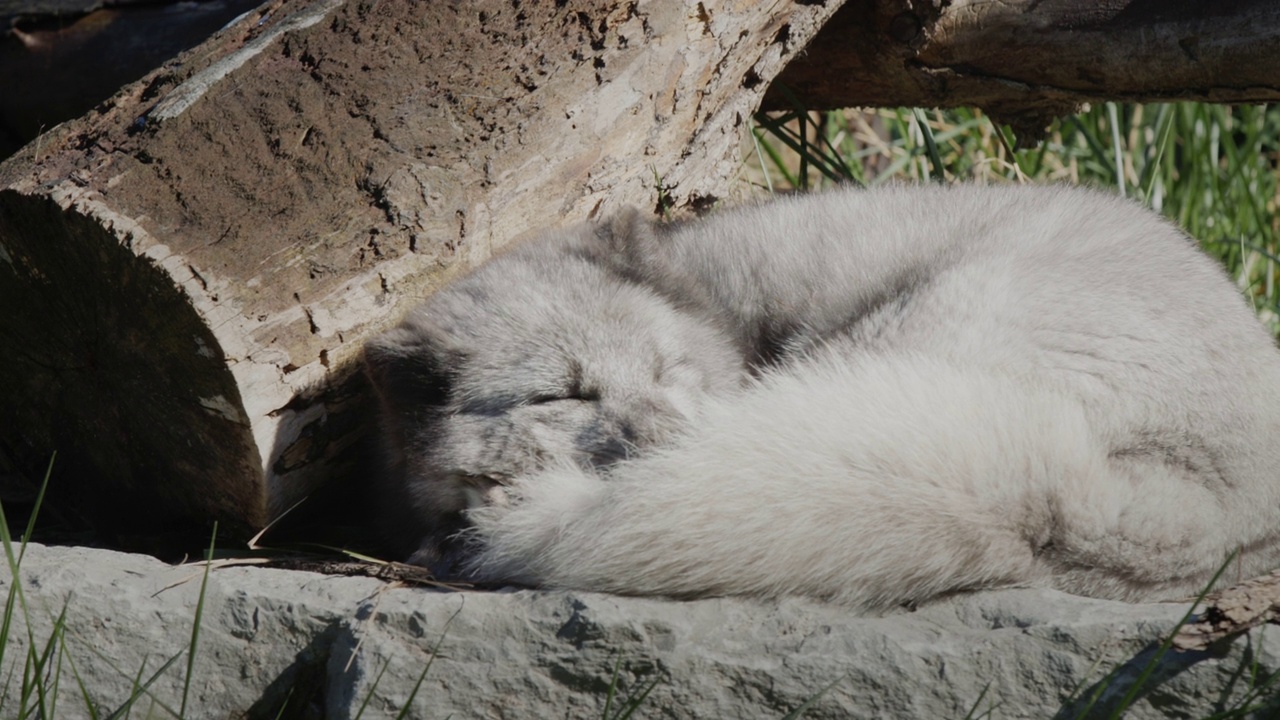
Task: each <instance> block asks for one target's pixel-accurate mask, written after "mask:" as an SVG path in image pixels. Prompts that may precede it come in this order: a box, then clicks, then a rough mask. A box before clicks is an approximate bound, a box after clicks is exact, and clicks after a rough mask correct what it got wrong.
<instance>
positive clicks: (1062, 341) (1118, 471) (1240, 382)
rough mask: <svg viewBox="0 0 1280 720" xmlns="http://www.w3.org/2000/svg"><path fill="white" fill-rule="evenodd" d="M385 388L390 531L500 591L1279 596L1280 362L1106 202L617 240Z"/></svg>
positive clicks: (491, 313)
mask: <svg viewBox="0 0 1280 720" xmlns="http://www.w3.org/2000/svg"><path fill="white" fill-rule="evenodd" d="M366 357H367V362H368V367H369V370H370V376H371V377H372V378H373V380H374V384H375V387H376V388H377V390H378V392H379V396H380V398H381V400H382V407H383V418H382V423H383V428H384V437H385V440H386V442H385V445H386V448H387V451H386V455H387V458H388V468H389V469H388V473H387V480H388V482H387V483H386V487H385V488H384V490H383V491H382V495H383V497H384V499H385V500H386V503H385V506H386V508H387V509H386V512H385V514H384V519H385V522H386V525H387V530H388V532H389V533H390V534H391V535H392V536H395V537H397V538H399V539H401V540H402V541H403V546H404V550H405V552H406V554H412V556H413V559H414V560H415V561H417V562H422V563H426V564H432V563H442V562H443V560H442V559H449V562H448V563H444V564H441V565H440V567H443V568H447V567H449V566H450V563H454V562H456V561H457V559H458V553H459V552H460V551H461V552H463V553H464V557H463V559H462V562H463V564H464V566H465V567H466V568H467V569H468V570H469V571H470V572H471V573H473V574H475V575H477V576H479V577H484V578H488V579H501V580H511V581H516V582H521V583H526V584H535V585H542V586H551V587H571V588H580V589H590V590H605V591H612V592H618V593H627V594H654V595H669V596H680V597H692V596H705V595H751V596H762V597H769V596H777V595H784V594H802V595H808V596H811V597H817V598H826V599H831V600H835V601H839V602H843V603H846V604H849V605H851V606H853V607H856V608H860V609H865V610H875V609H881V608H885V607H890V606H893V605H897V604H901V603H909V602H919V601H924V600H927V599H929V598H931V597H935V596H937V595H940V594H945V593H950V592H954V591H958V590H966V589H978V588H991V587H1002V586H1012V585H1030V586H1047V587H1055V588H1059V589H1062V590H1066V591H1069V592H1074V593H1079V594H1085V595H1092V596H1097V597H1108V598H1119V599H1127V600H1153V599H1173V598H1179V597H1184V596H1187V595H1190V594H1194V592H1195V591H1197V590H1198V589H1200V587H1201V586H1202V585H1203V584H1204V583H1205V582H1207V581H1208V579H1209V578H1210V577H1211V576H1212V574H1213V573H1214V571H1215V570H1217V569H1218V568H1219V567H1220V566H1221V564H1222V563H1223V561H1224V559H1225V558H1227V557H1228V555H1229V554H1230V553H1232V552H1233V551H1236V550H1239V551H1240V552H1241V555H1240V558H1239V561H1238V562H1237V563H1235V564H1234V565H1233V566H1232V569H1231V575H1232V577H1235V576H1236V575H1237V574H1238V575H1243V576H1249V575H1254V574H1259V573H1261V572H1264V571H1266V570H1269V569H1271V568H1273V567H1276V566H1280V540H1278V539H1280V353H1277V350H1276V349H1275V346H1274V343H1273V341H1272V339H1271V338H1270V337H1269V336H1268V335H1267V334H1266V333H1265V332H1264V331H1263V330H1262V328H1261V327H1260V325H1259V324H1258V323H1257V322H1256V320H1255V319H1254V318H1253V316H1252V313H1251V312H1250V310H1249V308H1248V307H1247V305H1246V303H1245V302H1244V300H1243V299H1242V298H1241V297H1240V295H1239V293H1238V291H1237V290H1236V288H1235V287H1233V285H1232V284H1231V283H1230V282H1229V281H1228V280H1227V278H1226V277H1225V276H1224V273H1223V272H1222V270H1221V268H1219V267H1217V266H1216V265H1215V263H1214V262H1213V261H1211V260H1209V259H1208V258H1207V257H1205V256H1204V255H1202V254H1201V253H1200V252H1199V251H1198V250H1197V249H1195V247H1194V246H1193V244H1192V242H1191V241H1190V240H1188V239H1187V238H1186V237H1184V236H1183V235H1182V234H1181V233H1180V232H1179V231H1177V230H1176V229H1175V228H1173V227H1172V226H1170V225H1169V224H1167V223H1166V222H1164V221H1163V220H1161V219H1159V218H1158V217H1156V216H1155V215H1153V214H1151V213H1150V212H1148V211H1146V210H1143V209H1141V208H1139V207H1137V206H1136V205H1134V204H1132V203H1129V202H1127V201H1124V200H1121V199H1117V198H1114V197H1111V196H1109V195H1106V194H1102V193H1098V192H1092V191H1086V190H1079V189H1069V188H1058V187H1050V188H1045V187H976V186H962V187H953V188H943V187H893V188H887V189H880V190H839V191H834V192H829V193H826V194H818V195H811V196H797V197H791V198H787V199H783V200H778V201H774V202H771V203H767V204H761V205H756V206H749V207H745V208H739V209H736V210H730V211H724V212H720V213H718V214H715V215H713V216H712V217H711V218H709V219H705V220H699V221H694V222H688V223H682V224H674V225H665V226H664V225H657V226H650V225H648V224H647V223H645V222H643V221H641V220H640V219H638V217H637V216H636V214H635V213H634V212H632V213H623V214H622V215H621V216H619V217H616V218H613V219H611V220H609V221H606V222H603V223H600V224H597V225H580V226H575V227H570V228H568V229H564V230H558V231H553V232H551V233H549V234H547V235H545V236H544V237H542V238H540V239H535V240H532V241H530V242H528V243H525V244H523V245H521V246H520V247H519V248H517V249H515V250H513V251H511V252H509V253H506V254H504V255H503V256H501V257H498V258H496V259H495V260H493V261H491V262H489V263H488V264H486V265H484V266H482V267H481V268H480V269H478V270H477V271H475V272H474V273H472V274H470V275H469V276H467V277H465V278H463V279H462V280H460V281H458V282H456V283H454V284H452V285H450V286H449V287H446V288H445V289H444V290H442V291H441V292H439V293H437V294H436V295H434V296H433V297H432V298H430V299H429V300H428V301H427V303H425V304H424V305H423V306H421V307H419V308H418V309H416V310H415V311H414V312H413V313H412V314H411V315H410V316H409V318H408V319H407V320H406V321H405V322H404V324H403V325H402V326H400V327H399V328H397V329H395V330H392V331H390V332H389V333H387V334H385V335H383V336H381V337H380V338H378V339H376V340H375V341H373V342H372V343H371V344H370V346H369V348H368V350H367V354H366ZM464 528H466V529H465V531H464V533H463V536H464V538H465V539H466V541H467V542H468V543H470V544H469V545H462V546H458V545H451V541H450V540H449V538H451V537H455V536H456V534H457V533H458V531H459V530H463V529H464Z"/></svg>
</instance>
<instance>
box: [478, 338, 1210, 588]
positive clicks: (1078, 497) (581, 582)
mask: <svg viewBox="0 0 1280 720" xmlns="http://www.w3.org/2000/svg"><path fill="white" fill-rule="evenodd" d="M511 492H512V496H511V498H510V502H508V503H506V504H505V506H499V505H492V506H488V507H484V508H480V509H477V510H474V511H472V512H471V520H472V521H473V522H474V523H475V529H474V533H475V535H474V538H475V540H476V541H477V543H478V545H479V549H478V553H479V554H478V556H477V559H476V562H475V565H476V567H477V568H478V569H479V571H480V572H481V573H482V574H485V575H489V576H491V577H502V578H506V579H511V580H521V581H524V582H528V583H534V584H544V585H550V586H560V587H573V588H579V589H591V590H604V591H612V592H619V593H626V594H660V595H675V596H695V595H757V596H772V595H781V594H802V595H808V596H813V597H820V598H829V599H833V600H837V601H841V602H846V603H849V604H851V605H854V606H857V607H861V608H866V609H874V608H883V607H888V606H892V605H895V604H899V603H905V602H911V601H921V600H925V599H928V598H930V597H934V596H936V595H939V594H942V593H946V592H951V591H956V590H964V589H977V588H987V587H1000V586H1010V585H1024V584H1025V585H1040V586H1058V587H1061V588H1062V589H1064V590H1068V591H1073V592H1078V593H1082V594H1092V595H1101V596H1110V597H1128V598H1132V599H1137V598H1138V597H1144V598H1149V597H1153V596H1160V595H1161V594H1162V592H1163V594H1166V595H1167V594H1169V593H1170V592H1181V585H1182V584H1185V583H1182V580H1183V579H1185V578H1186V577H1189V576H1190V575H1196V576H1197V577H1199V576H1201V575H1203V574H1204V572H1205V568H1212V567H1216V564H1217V563H1219V562H1221V560H1222V553H1223V549H1222V547H1220V545H1221V544H1222V543H1221V542H1219V541H1217V540H1206V542H1205V543H1199V542H1198V541H1197V540H1196V538H1195V536H1196V532H1197V530H1199V529H1202V528H1203V527H1204V526H1205V525H1208V524H1212V523H1214V522H1218V521H1220V520H1221V518H1220V515H1221V509H1220V506H1219V505H1217V504H1216V503H1214V502H1213V501H1212V498H1211V497H1210V496H1209V492H1208V491H1207V490H1205V489H1204V488H1203V487H1201V486H1198V485H1195V484H1193V483H1188V482H1185V481H1181V480H1176V479H1174V478H1173V477H1172V476H1170V475H1167V474H1166V475H1164V476H1161V474H1160V473H1155V475H1154V476H1152V477H1149V478H1146V479H1145V480H1143V479H1142V478H1135V477H1134V476H1133V475H1132V473H1130V474H1129V475H1123V476H1122V474H1121V473H1120V472H1119V471H1118V470H1117V469H1116V467H1115V466H1114V463H1113V462H1112V460H1111V459H1110V453H1109V452H1108V451H1107V449H1106V448H1104V447H1102V446H1101V445H1100V444H1099V443H1098V441H1097V439H1096V438H1095V437H1094V433H1093V432H1092V431H1091V429H1090V427H1089V425H1088V423H1087V421H1086V418H1085V413H1084V411H1083V409H1082V408H1081V407H1080V405H1079V404H1078V403H1076V402H1075V401H1073V400H1070V399H1068V398H1065V397H1063V396H1061V395H1057V394H1053V393H1050V392H1041V391H1035V390H1029V389H1027V388H1025V387H1023V386H1020V385H1018V384H1016V383H1014V382H1013V381H1011V380H1009V379H1008V378H1001V377H996V376H993V375H990V374H987V373H984V372H981V371H973V370H968V369H961V368H956V367H954V366H951V365H948V364H946V363H944V362H941V361H938V360H932V359H928V358H923V357H919V356H914V355H911V356H904V355H897V356H873V357H864V358H860V359H857V360H849V359H847V358H844V359H840V358H837V359H835V360H830V361H810V362H808V363H806V364H805V366H804V368H803V370H792V371H788V372H785V373H781V374H778V375H777V376H773V377H767V378H765V379H764V380H762V381H761V382H760V383H759V385H758V386H756V387H753V388H751V389H750V390H748V391H746V392H744V393H742V394H740V395H738V396H736V397H733V398H728V399H726V400H725V401H723V402H722V403H720V404H719V405H717V406H715V407H713V408H711V409H710V410H709V411H708V412H707V414H706V415H705V416H702V417H700V418H699V419H698V420H697V422H696V423H695V427H692V428H691V429H689V430H688V432H687V433H686V434H685V435H684V436H683V437H682V438H681V439H679V440H678V441H677V442H676V443H675V444H674V445H673V446H671V447H669V448H665V449H662V450H657V451H653V452H651V453H650V454H648V455H646V456H643V457H640V458H637V459H635V460H631V461H627V462H623V463H620V464H619V465H617V466H615V468H614V469H613V471H611V472H610V473H609V474H608V475H607V476H599V475H595V474H592V473H590V472H586V471H583V470H580V469H578V468H555V469H551V470H548V471H546V472H543V473H540V474H538V475H535V476H533V477H530V478H527V479H524V480H523V481H521V482H519V483H518V484H517V485H516V486H514V487H513V488H512V490H511ZM1153 495H1159V496H1160V497H1162V498H1163V500H1162V501H1161V502H1160V503H1157V504H1153V503H1152V499H1153ZM1171 507H1177V508H1179V511H1180V513H1183V514H1181V515H1180V516H1178V517H1170V516H1169V512H1168V509H1167V508H1171ZM1081 563H1085V564H1086V565H1089V567H1088V568H1087V569H1086V570H1081ZM1208 572H1210V573H1211V572H1212V570H1211V569H1210V570H1209V571H1208ZM1175 586H1176V587H1175Z"/></svg>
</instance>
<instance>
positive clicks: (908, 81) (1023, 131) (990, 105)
mask: <svg viewBox="0 0 1280 720" xmlns="http://www.w3.org/2000/svg"><path fill="white" fill-rule="evenodd" d="M1278 78H1280V4H1277V3H1275V2H1272V1H1271V0H1224V1H1223V2H1200V1H1199V0H1102V1H1099V0H1006V1H1003V2H989V1H987V0H850V2H848V3H846V4H845V6H844V7H843V8H841V10H840V11H839V12H837V13H836V14H835V16H834V17H832V18H831V21H830V22H828V23H827V24H826V25H825V26H824V27H823V29H822V31H821V32H820V33H819V34H818V36H817V37H816V38H814V41H813V42H812V43H811V45H810V46H809V48H808V49H807V50H806V51H805V52H804V53H803V54H802V55H801V56H800V57H799V58H797V60H796V62H793V63H791V64H790V65H789V66H788V67H787V69H786V70H785V71H784V72H783V73H782V74H781V75H780V76H779V77H778V79H777V81H776V82H775V83H774V85H773V87H772V88H770V92H769V93H768V95H767V96H766V97H765V102H764V105H765V107H766V108H767V109H782V108H785V109H790V108H791V107H792V104H793V99H792V98H793V97H794V98H798V99H799V100H800V101H801V102H802V103H803V104H804V105H805V106H806V107H809V108H811V109H820V108H838V107H851V106H890V107H892V106H897V105H907V106H918V107H955V106H959V105H977V106H981V107H983V108H985V109H986V110H988V111H989V112H991V113H992V114H993V115H995V116H997V117H998V118H1000V119H1002V120H1004V121H1006V122H1009V123H1011V124H1013V125H1014V127H1015V130H1017V131H1018V133H1019V138H1020V139H1022V140H1035V139H1038V138H1039V137H1040V136H1041V135H1042V134H1043V130H1044V127H1045V126H1046V125H1048V123H1049V122H1050V121H1051V120H1052V119H1053V118H1055V117H1057V116H1059V115H1063V114H1067V113H1070V112H1072V111H1073V110H1074V109H1075V108H1076V107H1077V106H1079V105H1080V104H1081V103H1083V102H1088V101H1096V100H1104V99H1105V100H1123V101H1126V102H1149V101H1164V100H1205V101H1209V102H1222V103H1258V102H1274V101H1276V100H1277V99H1280V80H1278Z"/></svg>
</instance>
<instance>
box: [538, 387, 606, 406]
mask: <svg viewBox="0 0 1280 720" xmlns="http://www.w3.org/2000/svg"><path fill="white" fill-rule="evenodd" d="M599 399H600V394H599V393H596V392H589V391H585V390H576V391H572V392H564V393H559V394H556V393H546V394H542V395H534V396H533V397H531V398H529V399H528V400H526V401H525V402H524V404H525V405H546V404H548V403H553V402H562V401H566V400H573V401H577V402H596V401H598V400H599Z"/></svg>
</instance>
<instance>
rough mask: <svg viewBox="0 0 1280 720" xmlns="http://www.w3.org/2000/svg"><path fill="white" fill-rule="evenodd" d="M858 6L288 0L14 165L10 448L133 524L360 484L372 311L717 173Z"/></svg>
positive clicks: (91, 506)
mask: <svg viewBox="0 0 1280 720" xmlns="http://www.w3.org/2000/svg"><path fill="white" fill-rule="evenodd" d="M835 7H836V3H831V4H829V5H825V6H824V5H821V4H812V3H806V2H788V1H784V2H779V3H773V4H770V5H768V6H767V7H766V6H756V5H755V4H752V3H734V2H728V1H724V2H717V1H715V0H704V2H699V3H696V4H693V5H689V4H685V3H639V2H635V1H634V0H610V1H606V2H599V1H598V0H592V1H587V0H577V1H573V0H570V1H569V2H556V3H549V2H548V3H533V2H526V3H519V2H516V3H512V2H508V1H506V0H502V1H498V0H478V1H475V2H466V3H454V2H448V3H446V2H430V3H401V2H378V1H368V2H355V1H343V0H319V1H313V2H302V1H301V0H277V1H276V2H272V3H268V4H267V5H265V6H263V7H262V8H260V9H259V10H258V11H256V12H255V13H252V14H251V15H249V16H247V17H245V18H243V19H242V20H241V21H239V22H238V23H237V24H235V25H234V26H232V27H230V28H228V29H226V30H224V31H223V32H220V33H219V34H217V35H215V36H214V37H213V38H212V39H211V40H209V41H208V42H206V43H205V44H203V45H201V46H199V47H197V48H196V49H194V50H192V51H191V52H188V53H187V54H185V55H183V56H181V57H179V58H178V59H177V60H176V61H174V62H171V63H168V64H167V65H165V66H164V67H162V68H161V69H159V70H158V71H156V72H153V73H151V74H150V75H148V76H146V77H144V78H143V79H142V80H140V81H139V82H137V83H134V84H132V85H130V86H128V87H126V88H125V89H124V90H122V91H121V92H120V93H119V94H118V95H116V96H115V97H114V98H113V99H112V100H110V101H108V102H107V103H105V104H104V105H103V106H99V107H98V108H97V109H95V110H94V111H92V112H90V113H89V114H88V115H86V116H84V117H82V118H80V119H79V120H76V121H74V122H71V123H68V124H66V125H64V126H61V127H59V128H57V129H55V130H54V131H52V132H50V133H48V134H46V135H45V136H43V137H41V138H40V139H38V140H37V141H35V142H34V143H32V144H31V145H28V146H27V147H26V148H24V149H23V150H21V151H20V152H19V153H18V154H16V155H15V156H14V157H13V158H10V159H9V160H8V161H7V162H5V163H4V164H3V165H0V303H3V304H4V307H6V308H15V309H18V311H16V312H15V311H10V312H6V313H4V315H3V317H0V345H2V346H3V347H5V348H6V351H5V352H4V353H0V448H3V449H4V450H5V451H6V452H7V453H8V454H9V455H10V456H11V457H14V458H16V460H17V462H18V464H20V465H22V466H24V467H28V468H37V467H41V466H42V465H43V463H44V462H45V461H46V460H47V457H48V454H49V453H50V452H52V451H53V450H55V449H56V450H57V451H58V452H59V453H60V455H59V461H58V464H57V468H56V469H57V473H56V474H55V479H54V483H53V486H52V488H51V492H53V493H54V494H55V498H56V499H57V500H60V501H61V502H62V503H63V504H64V506H72V507H74V509H75V510H77V511H78V512H80V513H82V514H84V515H85V516H87V517H88V518H90V519H91V520H92V521H94V522H95V523H96V524H97V525H98V527H99V528H100V529H102V530H104V531H107V532H114V533H115V534H116V535H117V537H116V539H115V541H116V542H121V537H120V536H121V535H123V534H129V535H137V534H148V533H154V532H157V531H171V532H181V531H183V530H184V529H190V530H191V531H193V532H195V533H196V534H204V535H205V537H206V538H207V534H205V533H207V527H208V524H209V522H210V521H212V520H214V519H217V520H220V521H222V523H223V527H224V528H227V527H229V528H230V529H231V530H232V531H233V532H234V533H235V534H240V535H243V534H244V533H246V532H248V531H249V530H250V529H252V528H256V527H260V526H262V525H263V524H264V523H265V522H267V521H268V520H269V519H270V518H272V517H274V516H276V515H278V514H279V513H280V512H282V511H283V510H284V509H285V508H288V507H289V506H291V505H292V504H293V503H294V502H296V501H297V500H298V499H300V498H302V497H304V496H305V495H307V493H309V492H310V491H311V490H312V489H313V488H314V487H316V485H317V484H318V483H320V482H321V481H322V480H324V479H326V478H329V477H333V476H335V475H344V476H348V477H349V479H352V480H353V481H354V482H359V480H360V479H359V478H358V477H355V478H351V477H350V476H351V474H352V473H355V472H357V468H356V464H355V458H356V457H357V453H355V452H354V450H353V448H355V447H357V445H358V442H359V439H360V437H361V433H362V432H363V431H364V430H365V429H366V428H367V426H368V424H369V422H370V420H369V416H368V414H367V413H366V412H365V411H364V408H363V406H362V401H361V399H362V397H363V392H362V384H361V379H360V376H359V374H358V372H356V370H357V364H358V363H357V358H358V354H359V351H360V348H361V345H362V343H363V341H364V340H365V339H366V338H367V337H368V336H369V335H370V334H371V333H373V332H375V331H377V330H379V329H381V328H383V327H385V326H386V325H388V324H389V323H391V322H392V321H394V320H395V319H397V318H398V316H399V315H401V314H402V313H403V312H404V311H405V310H406V309H407V308H408V307H409V306H411V305H412V304H414V303H416V302H418V301H419V300H420V299H421V298H422V297H423V296H424V295H425V294H426V293H428V292H429V291H430V290H431V288H433V287H435V286H436V285H438V284H439V283H441V282H443V281H444V280H446V279H448V278H449V277H451V276H452V275H453V274H454V273H456V272H457V271H459V270H461V269H464V268H466V267H468V266H470V265H473V264H474V263H476V262H478V261H480V260H482V259H484V258H485V257H487V256H488V255H489V254H490V253H492V252H493V251H494V249H496V248H497V247H499V246H501V245H502V244H504V243H506V242H508V241H510V240H511V239H512V238H515V237H517V236H519V235H521V234H522V233H525V232H527V231H529V230H531V229H536V228H540V227H545V226H548V225H554V224H556V223H562V222H569V221H573V220H578V219H581V218H584V217H586V216H588V215H592V214H595V213H600V212H605V211H609V210H612V209H614V208H617V207H619V206H621V205H623V204H627V203H632V204H638V205H642V206H645V207H655V206H656V205H657V204H658V203H659V200H660V197H661V199H662V202H670V203H675V204H679V205H683V206H691V205H698V204H702V203H708V202H712V201H714V200H715V199H716V198H718V197H722V196H723V195H724V194H725V193H726V192H727V190H728V188H729V183H730V179H731V178H732V176H733V175H734V174H735V172H736V170H737V168H738V156H739V144H740V142H741V137H742V131H743V129H744V126H745V121H746V119H747V118H748V117H750V115H751V113H752V112H753V111H754V110H755V109H756V107H757V106H758V105H759V102H760V98H761V96H762V94H763V92H764V90H765V88H766V87H767V86H768V82H769V80H770V79H771V78H773V77H774V75H776V74H777V73H778V72H779V71H780V70H781V69H782V68H783V66H784V65H785V63H786V62H787V61H788V60H789V59H790V58H791V57H792V56H793V55H794V54H795V53H796V52H797V51H798V50H799V49H800V48H801V47H803V45H804V44H805V42H807V41H808V39H809V38H810V37H812V35H813V34H814V33H815V32H816V30H817V28H818V27H820V26H821V24H822V23H823V22H824V21H825V20H826V19H827V18H828V17H829V16H830V14H831V13H832V12H834V10H835Z"/></svg>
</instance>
